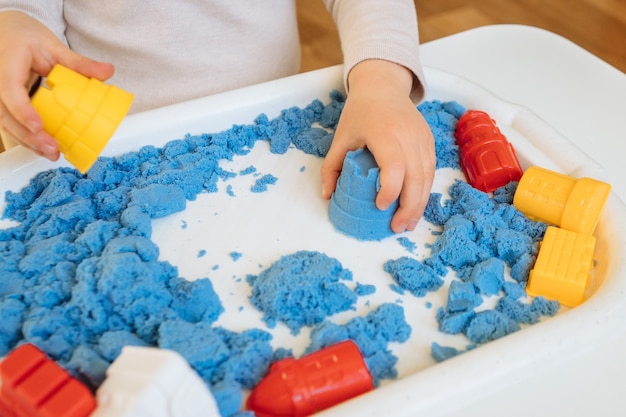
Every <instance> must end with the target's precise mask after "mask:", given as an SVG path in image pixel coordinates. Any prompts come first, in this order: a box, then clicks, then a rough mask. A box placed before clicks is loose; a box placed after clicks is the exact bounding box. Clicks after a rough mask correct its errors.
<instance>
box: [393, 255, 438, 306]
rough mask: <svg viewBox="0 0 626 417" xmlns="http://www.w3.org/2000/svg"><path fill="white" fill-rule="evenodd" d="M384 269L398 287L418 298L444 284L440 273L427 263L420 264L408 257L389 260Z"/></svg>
mask: <svg viewBox="0 0 626 417" xmlns="http://www.w3.org/2000/svg"><path fill="white" fill-rule="evenodd" d="M384 269H385V272H388V273H389V274H391V277H392V278H393V280H394V281H395V282H396V283H397V284H398V286H400V287H401V288H402V289H404V290H407V291H409V292H410V293H411V294H413V295H414V296H416V297H423V296H425V295H426V294H427V293H428V292H431V291H436V290H438V289H439V288H440V287H441V286H442V285H443V282H444V281H443V279H442V278H441V277H440V275H441V274H440V271H438V270H437V269H435V268H433V267H432V266H431V265H429V264H428V263H426V262H419V261H418V260H416V259H413V258H409V257H406V256H403V257H401V258H399V259H395V260H388V261H387V262H385V265H384Z"/></svg>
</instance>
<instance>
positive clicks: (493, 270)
mask: <svg viewBox="0 0 626 417" xmlns="http://www.w3.org/2000/svg"><path fill="white" fill-rule="evenodd" d="M469 282H471V283H473V284H474V285H475V286H476V288H477V289H478V291H480V293H481V294H483V295H497V294H499V293H500V291H501V290H502V285H504V261H502V260H501V259H498V258H489V259H487V260H484V261H482V262H479V263H477V264H476V265H475V267H474V268H472V270H471V273H470V276H469Z"/></svg>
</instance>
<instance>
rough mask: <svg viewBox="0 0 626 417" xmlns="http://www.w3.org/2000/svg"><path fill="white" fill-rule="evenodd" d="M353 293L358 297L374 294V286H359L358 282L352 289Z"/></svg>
mask: <svg viewBox="0 0 626 417" xmlns="http://www.w3.org/2000/svg"><path fill="white" fill-rule="evenodd" d="M354 292H355V294H356V295H358V296H359V297H361V296H364V295H370V294H374V293H375V292H376V286H375V285H371V284H361V283H360V282H357V283H356V287H355V288H354Z"/></svg>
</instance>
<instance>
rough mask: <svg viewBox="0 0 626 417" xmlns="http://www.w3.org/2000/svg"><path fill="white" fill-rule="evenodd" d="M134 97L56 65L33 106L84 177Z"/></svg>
mask: <svg viewBox="0 0 626 417" xmlns="http://www.w3.org/2000/svg"><path fill="white" fill-rule="evenodd" d="M133 99H134V95H133V94H131V93H129V92H127V91H124V90H122V89H120V88H118V87H116V86H114V85H106V84H105V83H103V82H102V81H99V80H96V79H93V78H87V77H85V76H83V75H81V74H79V73H77V72H74V71H72V70H70V69H69V68H66V67H64V66H61V65H55V66H54V68H52V70H51V71H50V73H49V74H48V77H47V79H46V82H45V85H42V86H41V87H40V88H39V89H38V90H37V92H36V93H35V94H34V95H33V98H32V104H33V106H34V107H35V110H37V113H39V115H40V116H41V118H42V120H43V128H44V130H45V131H46V132H47V133H48V134H50V136H52V137H54V138H55V139H56V141H57V142H58V143H59V149H60V151H61V152H62V153H63V155H64V156H65V159H67V161H68V162H70V163H71V164H72V165H74V166H75V167H76V168H77V169H78V170H79V171H80V172H81V173H83V174H84V173H85V172H87V171H88V170H89V168H91V166H92V165H93V164H94V162H96V160H97V159H98V156H99V155H100V153H101V152H102V150H103V149H104V147H105V146H106V144H107V143H108V141H109V139H111V136H113V133H114V132H115V130H116V129H117V127H118V126H119V124H120V123H121V122H122V120H123V119H124V117H125V116H126V114H127V113H128V110H129V109H130V106H131V104H132V102H133Z"/></svg>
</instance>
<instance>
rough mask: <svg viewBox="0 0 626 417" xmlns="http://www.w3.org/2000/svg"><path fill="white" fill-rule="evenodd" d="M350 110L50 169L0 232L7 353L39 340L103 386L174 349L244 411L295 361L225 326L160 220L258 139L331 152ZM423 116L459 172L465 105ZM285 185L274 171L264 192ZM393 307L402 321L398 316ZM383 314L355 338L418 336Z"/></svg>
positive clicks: (258, 333)
mask: <svg viewBox="0 0 626 417" xmlns="http://www.w3.org/2000/svg"><path fill="white" fill-rule="evenodd" d="M343 105H344V98H343V96H341V94H339V93H338V92H332V93H331V102H330V103H329V104H328V105H324V104H323V103H322V102H321V101H319V100H315V101H313V102H312V103H311V104H310V105H308V106H306V107H305V108H297V107H292V108H289V109H285V110H283V111H282V112H281V114H280V115H279V116H278V117H276V118H274V119H271V120H270V119H269V118H268V117H267V116H266V115H264V114H262V115H260V116H259V117H257V119H256V120H255V121H254V123H252V124H248V125H235V126H233V127H232V128H231V129H228V130H225V131H223V132H219V133H212V134H202V135H197V136H191V135H188V136H186V137H184V138H182V139H177V140H173V141H171V142H169V143H167V144H166V145H165V146H164V147H162V148H156V147H154V146H144V147H142V148H141V149H139V150H138V151H137V152H130V153H127V154H124V155H120V156H117V157H112V158H108V157H107V158H100V159H99V160H98V161H97V162H96V163H95V164H94V166H93V167H92V168H91V169H90V170H89V172H88V173H87V174H86V175H81V174H80V173H78V171H76V170H74V169H70V168H58V169H54V170H49V171H45V172H41V173H39V174H37V175H36V176H35V177H34V178H33V179H32V180H31V181H30V184H29V185H28V186H27V187H25V188H24V189H23V190H21V191H19V192H7V193H6V195H5V199H6V201H7V207H6V209H5V211H4V213H3V217H4V218H7V219H10V220H13V221H15V222H17V223H18V225H17V226H14V227H10V228H7V229H2V230H0V277H2V279H1V280H0V311H1V312H2V320H1V321H0V355H6V354H7V353H8V352H10V351H11V350H12V349H14V348H15V347H16V346H17V345H18V344H20V343H23V342H32V343H34V344H36V345H37V346H39V347H40V348H42V349H43V350H44V351H45V352H46V353H47V354H48V355H49V356H50V357H52V358H53V359H55V360H57V361H58V362H59V363H60V364H61V365H63V366H65V367H66V368H67V369H68V370H69V371H70V372H71V373H73V374H74V375H76V376H77V377H79V378H80V379H81V380H83V381H84V382H86V383H87V384H89V385H90V386H91V387H92V388H95V387H97V386H98V384H99V383H100V382H101V381H102V379H103V378H104V373H105V370H106V368H107V367H108V365H109V364H110V363H111V362H112V361H113V360H114V359H115V358H116V357H117V355H119V352H120V351H121V348H122V347H123V346H124V345H147V346H162V347H168V348H171V349H174V350H176V351H178V352H179V353H181V354H182V355H183V356H184V357H185V358H186V359H187V360H188V361H189V362H190V363H191V364H192V365H193V366H194V368H195V369H196V370H197V371H198V372H199V374H201V375H202V376H203V378H204V380H205V382H206V383H207V385H208V386H209V387H210V388H211V390H212V391H213V394H214V395H215V397H216V398H217V400H218V405H219V407H220V410H221V412H222V415H224V416H227V415H231V414H233V413H235V412H236V411H237V410H238V408H239V406H240V401H241V397H240V396H241V388H246V387H251V386H254V385H255V384H256V382H257V381H258V380H259V378H260V375H261V374H262V373H263V372H264V370H265V369H267V366H269V363H271V361H272V360H273V359H275V358H278V357H281V356H283V355H285V354H286V353H285V351H284V350H281V348H279V349H277V350H276V351H272V349H271V347H270V344H269V339H270V335H269V333H267V332H265V331H263V330H259V329H250V330H249V331H246V332H242V333H234V332H231V331H229V330H226V329H222V328H219V327H215V326H214V323H215V321H216V320H217V318H218V317H219V315H220V314H221V312H222V311H223V307H222V305H221V302H220V300H219V298H218V297H217V295H216V293H215V291H214V290H213V286H212V284H211V281H210V279H209V278H208V277H203V278H200V279H196V280H194V281H187V280H186V279H184V278H182V277H180V276H179V275H178V270H177V269H176V267H174V266H172V265H171V264H169V263H167V262H162V261H159V260H158V258H159V250H158V247H156V245H154V243H153V242H152V241H151V240H150V238H151V235H152V224H151V223H152V219H155V218H158V217H164V216H168V215H170V214H173V213H176V212H179V211H181V210H184V209H185V207H186V202H187V201H191V200H194V199H195V198H196V197H197V195H198V194H200V193H206V192H209V193H211V192H216V191H217V190H218V186H217V184H218V181H220V180H223V181H228V180H229V179H231V178H233V177H235V176H237V175H247V174H250V173H252V172H254V171H255V169H254V168H253V167H250V168H249V169H246V170H243V171H241V172H240V173H236V172H229V171H226V170H224V169H223V168H222V167H220V163H221V162H222V161H226V160H232V159H233V158H234V157H236V156H243V155H246V154H247V153H248V152H249V151H250V150H251V149H252V147H253V146H254V145H255V143H256V142H257V141H259V140H261V141H267V142H269V146H270V149H271V151H272V152H274V153H278V154H282V153H285V152H286V151H287V149H288V148H289V147H290V146H292V145H293V146H294V147H296V148H298V149H301V150H303V151H304V152H307V153H310V154H313V155H317V156H324V155H325V154H326V152H327V151H328V147H329V146H330V142H331V140H332V134H333V129H334V128H335V127H336V124H337V121H338V119H339V115H340V113H341V110H342V108H343ZM420 110H421V111H422V113H424V115H425V117H426V119H427V121H428V122H429V123H430V124H431V128H432V129H433V133H434V134H435V142H436V152H437V158H438V162H437V164H438V165H437V166H438V167H446V166H454V163H455V157H454V156H455V155H457V153H458V149H457V148H456V145H455V144H454V139H453V137H452V133H451V132H452V131H453V129H454V125H455V123H456V119H457V118H458V117H459V116H460V114H462V111H461V107H460V106H459V105H458V103H441V102H431V103H424V104H422V105H421V106H420ZM456 164H457V165H458V158H457V159H456ZM276 180H277V179H276V178H275V177H272V176H266V177H264V179H263V180H261V181H260V182H259V187H260V190H262V189H264V187H266V186H267V185H268V184H271V183H273V182H275V181H276ZM183 227H185V225H184V226H183ZM190 278H192V277H190ZM194 278H195V277H194ZM368 290H369V291H371V288H369V289H368ZM346 297H347V298H346V299H349V298H350V297H351V296H346ZM329 311H332V309H330V310H329ZM385 311H387V313H388V314H389V316H390V317H391V316H393V317H396V319H397V320H400V317H402V320H401V321H399V322H398V323H401V322H403V321H404V319H403V316H401V315H400V312H399V311H397V308H388V307H387V308H386V309H385ZM376 317H378V316H374V317H370V316H368V318H367V319H355V321H354V324H351V325H349V326H348V327H350V326H353V327H354V328H352V327H350V328H351V330H350V331H349V333H350V335H351V336H350V337H354V338H358V337H361V338H365V339H367V338H369V337H371V338H373V340H374V341H380V342H381V343H382V341H383V340H389V341H403V340H406V337H408V333H406V332H405V331H402V332H399V335H396V336H393V335H394V334H396V333H394V332H391V333H389V332H388V331H387V330H383V328H381V326H380V324H379V322H380V320H381V319H380V318H376ZM386 320H387V319H386ZM351 323H352V322H351ZM318 325H321V324H318ZM384 328H386V327H384ZM399 328H402V326H399ZM358 332H361V333H363V335H362V336H358V337H357V333H358ZM365 339H364V340H365ZM379 346H382V345H379ZM385 346H386V345H385ZM361 348H362V349H364V350H365V351H367V352H370V354H369V357H370V359H369V360H368V364H369V365H370V368H373V369H375V373H376V374H377V375H379V378H383V377H385V375H393V374H394V370H393V365H394V364H395V361H393V360H389V359H388V358H389V357H388V356H387V355H388V354H389V352H388V351H386V350H385V349H386V348H380V349H378V348H376V349H374V348H371V349H370V348H366V347H364V345H363V346H361ZM379 350H380V353H378V354H377V353H376V352H378V351H379ZM379 355H380V356H379ZM376 358H380V361H379V362H377V361H376ZM385 364H387V365H385Z"/></svg>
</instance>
